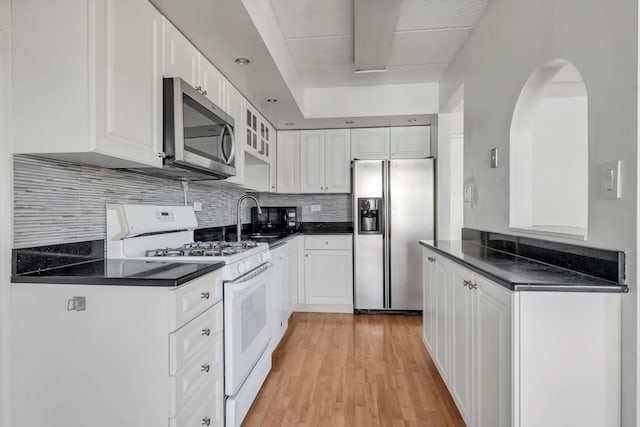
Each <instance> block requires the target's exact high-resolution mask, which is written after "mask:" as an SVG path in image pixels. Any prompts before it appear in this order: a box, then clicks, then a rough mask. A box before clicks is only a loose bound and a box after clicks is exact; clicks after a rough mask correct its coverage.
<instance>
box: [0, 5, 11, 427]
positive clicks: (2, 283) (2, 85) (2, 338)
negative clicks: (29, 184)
mask: <svg viewBox="0 0 640 427" xmlns="http://www.w3.org/2000/svg"><path fill="white" fill-rule="evenodd" d="M9 12H10V2H9V0H0V427H9V416H10V413H9V368H8V362H9V360H8V359H9V350H8V349H9V338H8V332H9V327H8V323H9V296H10V295H9V276H10V275H11V264H10V260H11V239H12V237H11V236H12V230H11V227H12V223H13V221H12V219H11V212H12V196H11V194H12V192H11V189H12V185H11V169H12V168H11V149H10V147H11V146H10V139H9V126H8V124H9V123H8V119H7V116H8V111H9V105H10V104H9V99H10V98H9V95H10V93H9V90H8V87H9V84H8V83H9V73H10V67H9V46H10V45H9V16H10V13H9Z"/></svg>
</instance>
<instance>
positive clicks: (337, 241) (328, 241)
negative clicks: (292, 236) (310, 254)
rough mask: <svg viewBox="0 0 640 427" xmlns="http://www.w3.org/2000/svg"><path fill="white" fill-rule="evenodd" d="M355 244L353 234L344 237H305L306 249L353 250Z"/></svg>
mask: <svg viewBox="0 0 640 427" xmlns="http://www.w3.org/2000/svg"><path fill="white" fill-rule="evenodd" d="M352 244H353V236H352V235H351V234H344V235H327V234H319V235H315V236H304V248H305V249H323V250H332V249H351V247H352Z"/></svg>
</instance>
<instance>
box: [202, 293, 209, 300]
mask: <svg viewBox="0 0 640 427" xmlns="http://www.w3.org/2000/svg"><path fill="white" fill-rule="evenodd" d="M200 298H202V299H209V292H203V293H201V294H200Z"/></svg>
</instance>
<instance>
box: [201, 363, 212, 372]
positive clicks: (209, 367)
mask: <svg viewBox="0 0 640 427" xmlns="http://www.w3.org/2000/svg"><path fill="white" fill-rule="evenodd" d="M209 369H211V366H209V364H208V363H205V364H204V365H202V367H200V371H202V372H209Z"/></svg>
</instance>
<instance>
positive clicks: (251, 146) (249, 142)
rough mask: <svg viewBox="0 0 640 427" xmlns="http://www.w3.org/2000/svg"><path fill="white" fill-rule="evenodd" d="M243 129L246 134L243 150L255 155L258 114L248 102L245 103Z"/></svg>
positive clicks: (256, 151) (256, 150)
mask: <svg viewBox="0 0 640 427" xmlns="http://www.w3.org/2000/svg"><path fill="white" fill-rule="evenodd" d="M245 109H246V114H245V122H244V124H245V127H246V129H247V132H246V140H245V146H244V147H245V150H246V151H248V152H250V153H252V154H255V155H257V154H258V150H259V141H258V113H257V111H256V110H254V109H253V106H252V105H251V104H249V103H248V102H245Z"/></svg>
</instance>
